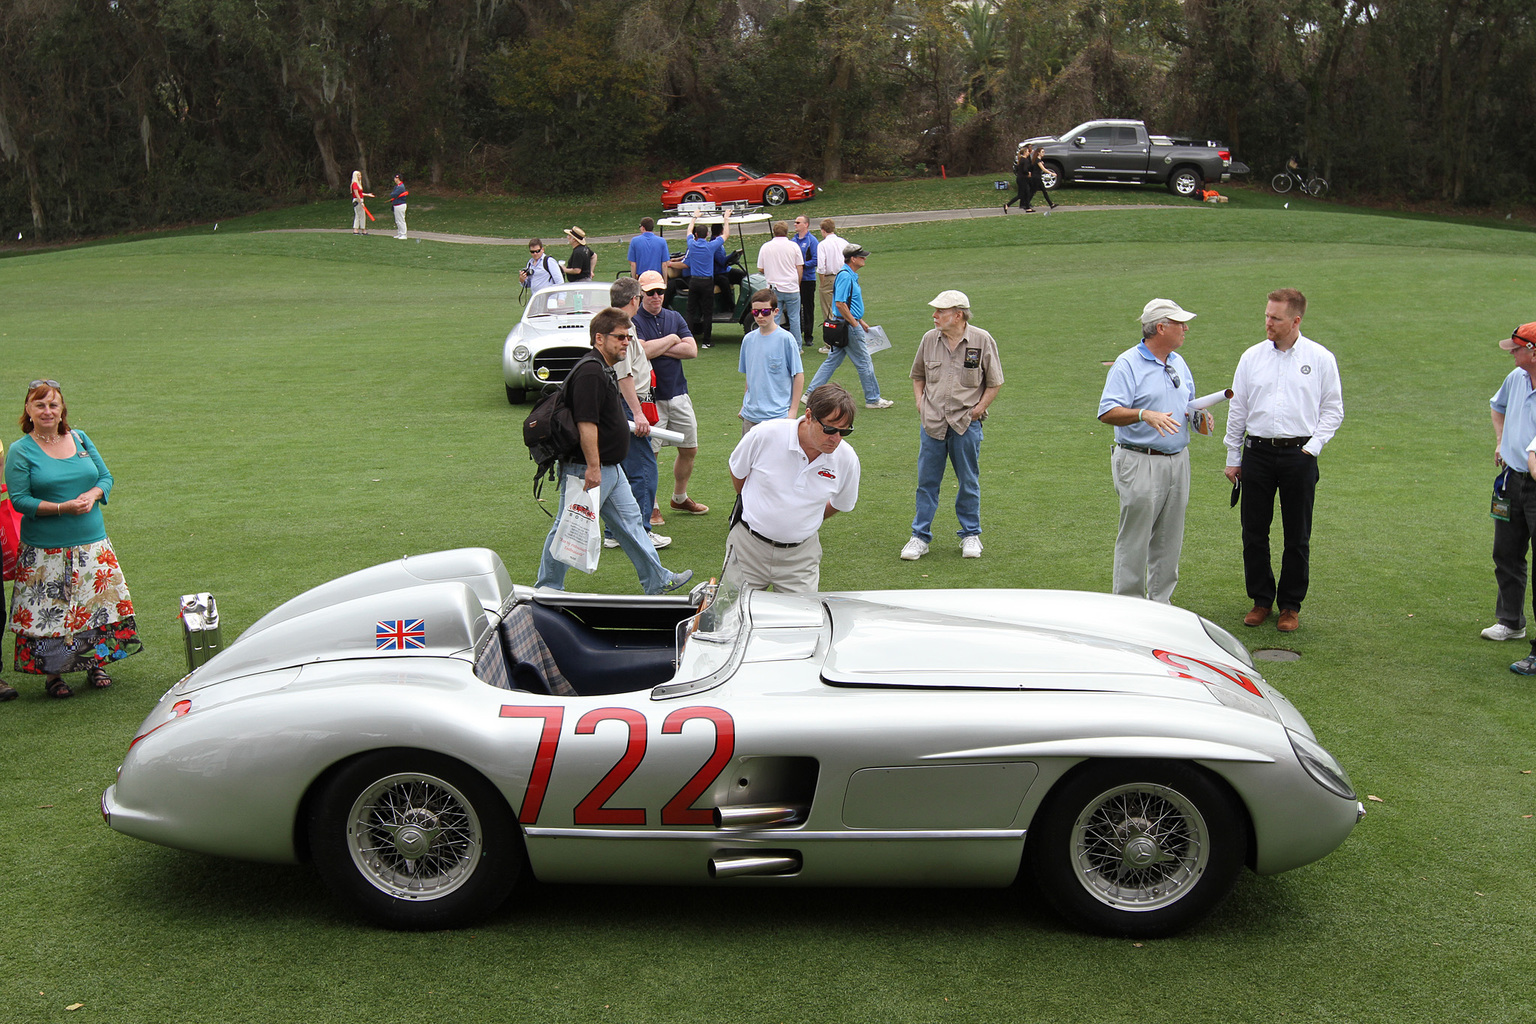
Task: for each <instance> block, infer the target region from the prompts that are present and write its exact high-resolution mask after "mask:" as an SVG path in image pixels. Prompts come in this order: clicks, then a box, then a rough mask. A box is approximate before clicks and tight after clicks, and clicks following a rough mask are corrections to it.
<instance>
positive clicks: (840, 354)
mask: <svg viewBox="0 0 1536 1024" xmlns="http://www.w3.org/2000/svg"><path fill="white" fill-rule="evenodd" d="M847 323H848V346H847V347H846V348H835V349H833V350H832V354H831V355H829V356H827V358H826V361H825V362H823V363H822V364H821V368H820V369H818V370H817V371H816V376H815V377H812V378H811V383H810V386H809V387H807V388H806V389H805V393H806V394H807V395H809V394H810V393H811V392H812V391H815V390H816V389H817V388H819V387H821V386H822V385H823V384H825V383H826V382H827V381H829V380H831V379H832V373H833V371H835V370H836V369H837V368H838V367H839V366H842V365H843V360H844V359H852V360H853V368H854V369H855V370H858V371H859V384H861V385H862V386H863V388H864V401H865V402H866V403H867V402H878V401H880V382H879V381H877V380H875V364H874V363H873V362H871V361H870V358H869V349H868V348H867V347H865V344H864V328H862V327H860V326H859V325H858V324H856V323H854V322H853V321H852V320H849V321H847Z"/></svg>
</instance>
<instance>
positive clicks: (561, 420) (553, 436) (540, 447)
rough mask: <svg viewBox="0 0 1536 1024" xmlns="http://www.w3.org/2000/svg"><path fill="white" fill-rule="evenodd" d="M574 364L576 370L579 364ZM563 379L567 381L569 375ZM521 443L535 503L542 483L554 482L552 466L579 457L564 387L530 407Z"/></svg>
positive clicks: (542, 485) (579, 438) (573, 371)
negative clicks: (529, 463)
mask: <svg viewBox="0 0 1536 1024" xmlns="http://www.w3.org/2000/svg"><path fill="white" fill-rule="evenodd" d="M588 355H591V353H588ZM586 358H587V356H582V359H586ZM576 363H577V365H578V366H579V365H580V364H581V360H580V359H578V360H577V361H576ZM575 372H576V367H575V366H573V367H571V373H575ZM565 379H566V380H567V381H569V380H570V379H571V377H570V374H567V375H566V378H565ZM523 443H524V444H525V445H527V446H528V457H529V458H530V459H532V460H533V462H534V466H535V469H534V471H533V496H534V498H535V499H536V500H537V499H538V498H539V497H540V495H542V494H543V492H544V481H545V480H553V479H554V478H555V465H556V463H558V462H561V461H564V460H569V459H571V458H573V457H576V456H579V455H580V454H581V433H580V432H579V431H578V430H577V428H576V418H575V417H574V416H572V415H571V407H570V406H569V405H567V404H566V401H565V384H564V383H562V384H561V385H560V386H559V387H558V388H556V389H555V390H554V391H552V392H550V393H549V394H547V395H545V396H544V397H543V398H540V399H539V400H538V401H537V402H535V403H534V404H533V408H532V409H531V410H530V411H529V413H528V418H527V419H525V420H523ZM545 511H546V512H547V511H548V509H546V510H545Z"/></svg>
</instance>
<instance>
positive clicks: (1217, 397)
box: [1188, 388, 1232, 413]
mask: <svg viewBox="0 0 1536 1024" xmlns="http://www.w3.org/2000/svg"><path fill="white" fill-rule="evenodd" d="M1231 397H1232V389H1231V388H1227V389H1226V390H1224V391H1212V392H1211V393H1210V394H1208V395H1206V396H1205V397H1204V398H1197V399H1195V400H1194V401H1193V402H1190V403H1189V409H1188V411H1189V412H1192V413H1193V412H1199V411H1200V410H1201V409H1209V408H1210V407H1211V406H1213V405H1215V404H1216V403H1217V402H1225V401H1226V400H1227V399H1229V398H1231Z"/></svg>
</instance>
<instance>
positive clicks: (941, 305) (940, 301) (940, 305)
mask: <svg viewBox="0 0 1536 1024" xmlns="http://www.w3.org/2000/svg"><path fill="white" fill-rule="evenodd" d="M928 305H930V306H932V307H933V308H934V309H954V308H955V307H957V306H958V307H959V308H961V309H970V308H971V300H970V299H968V298H966V297H965V292H958V291H955V289H953V288H946V289H945V290H944V291H942V292H939V294H938V295H936V296H934V299H933V301H932V302H930V303H928Z"/></svg>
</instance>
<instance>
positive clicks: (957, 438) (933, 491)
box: [912, 421, 981, 544]
mask: <svg viewBox="0 0 1536 1024" xmlns="http://www.w3.org/2000/svg"><path fill="white" fill-rule="evenodd" d="M917 434H918V437H919V438H921V440H922V447H920V448H918V450H917V515H915V516H913V517H912V536H914V537H916V538H918V539H919V540H921V541H922V542H923V543H924V544H927V543H929V542H931V541H932V540H933V515H934V513H935V512H937V511H938V510H939V484H940V482H942V481H943V479H944V463H945V462H946V461H947V462H949V463H950V464H951V465H953V466H954V467H955V485H956V489H957V493H956V494H955V518H956V519H958V520H959V521H960V530H959V536H961V537H975V536H979V535H980V534H981V472H980V469H979V463H980V456H981V424H980V423H977V422H975V421H972V422H971V425H970V426H969V427H967V428H966V430H965V433H963V434H957V433H955V432H954V430H950V431H949V434H948V436H946V437H945V438H944V440H942V441H935V440H934V439H933V438H931V437H929V436H928V432H927V431H925V430H923V428H922V427H918V428H917Z"/></svg>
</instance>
